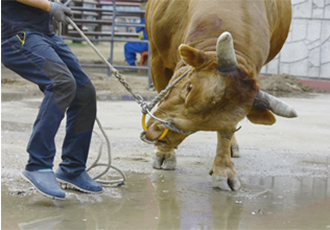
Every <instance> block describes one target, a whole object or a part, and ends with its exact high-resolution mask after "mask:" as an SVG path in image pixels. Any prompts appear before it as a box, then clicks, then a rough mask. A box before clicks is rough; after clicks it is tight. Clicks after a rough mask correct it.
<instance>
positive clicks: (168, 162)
mask: <svg viewBox="0 0 330 230" xmlns="http://www.w3.org/2000/svg"><path fill="white" fill-rule="evenodd" d="M175 167H176V156H175V155H172V156H170V157H168V158H165V160H164V163H163V166H162V168H163V169H166V170H174V169H175Z"/></svg>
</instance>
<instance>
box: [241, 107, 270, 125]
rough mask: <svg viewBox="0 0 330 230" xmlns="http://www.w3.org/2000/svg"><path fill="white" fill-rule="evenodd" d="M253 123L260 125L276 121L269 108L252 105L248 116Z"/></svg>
mask: <svg viewBox="0 0 330 230" xmlns="http://www.w3.org/2000/svg"><path fill="white" fill-rule="evenodd" d="M246 117H247V118H248V119H249V120H250V121H251V122H252V123H255V124H260V125H272V124H274V123H275V122H276V118H275V116H274V115H273V114H272V113H271V112H270V111H269V110H267V109H261V108H255V107H252V109H251V110H250V112H249V113H248V115H247V116H246Z"/></svg>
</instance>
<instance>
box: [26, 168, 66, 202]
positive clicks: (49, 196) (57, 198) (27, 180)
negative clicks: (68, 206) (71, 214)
mask: <svg viewBox="0 0 330 230" xmlns="http://www.w3.org/2000/svg"><path fill="white" fill-rule="evenodd" d="M21 177H22V178H23V179H24V180H25V181H26V182H29V183H30V184H32V185H33V187H34V188H35V189H37V191H38V192H40V193H41V194H42V195H44V196H46V197H47V198H51V199H53V200H65V197H64V198H61V197H56V196H51V195H49V194H47V193H44V192H43V191H41V190H40V189H38V188H37V186H35V185H34V184H33V182H32V181H31V180H30V179H29V178H27V177H26V176H25V175H24V174H23V173H21Z"/></svg>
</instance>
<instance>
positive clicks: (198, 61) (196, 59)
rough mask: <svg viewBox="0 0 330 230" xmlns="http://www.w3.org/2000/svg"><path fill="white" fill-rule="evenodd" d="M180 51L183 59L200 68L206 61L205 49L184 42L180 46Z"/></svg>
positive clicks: (188, 63)
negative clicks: (198, 48) (195, 47)
mask: <svg viewBox="0 0 330 230" xmlns="http://www.w3.org/2000/svg"><path fill="white" fill-rule="evenodd" d="M179 53H180V56H181V58H182V60H183V61H184V62H185V63H186V64H187V65H190V66H193V67H195V68H198V67H200V66H202V65H203V64H204V62H205V57H204V53H203V51H200V50H197V49H194V48H193V47H191V46H188V45H185V44H182V45H180V46H179Z"/></svg>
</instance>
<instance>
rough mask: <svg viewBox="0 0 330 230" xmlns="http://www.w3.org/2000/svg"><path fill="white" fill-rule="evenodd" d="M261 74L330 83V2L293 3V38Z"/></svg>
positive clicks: (305, 0) (303, 0) (309, 1)
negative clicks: (288, 75) (324, 80)
mask: <svg viewBox="0 0 330 230" xmlns="http://www.w3.org/2000/svg"><path fill="white" fill-rule="evenodd" d="M261 73H266V74H278V73H287V74H291V75H294V76H299V77H308V78H325V79H329V80H330V0H292V23H291V28H290V33H289V36H288V38H287V40H286V43H285V44H284V46H283V48H282V50H281V52H280V54H279V55H277V57H276V58H275V59H274V60H273V61H271V62H270V63H268V65H266V66H264V67H263V68H262V70H261Z"/></svg>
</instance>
